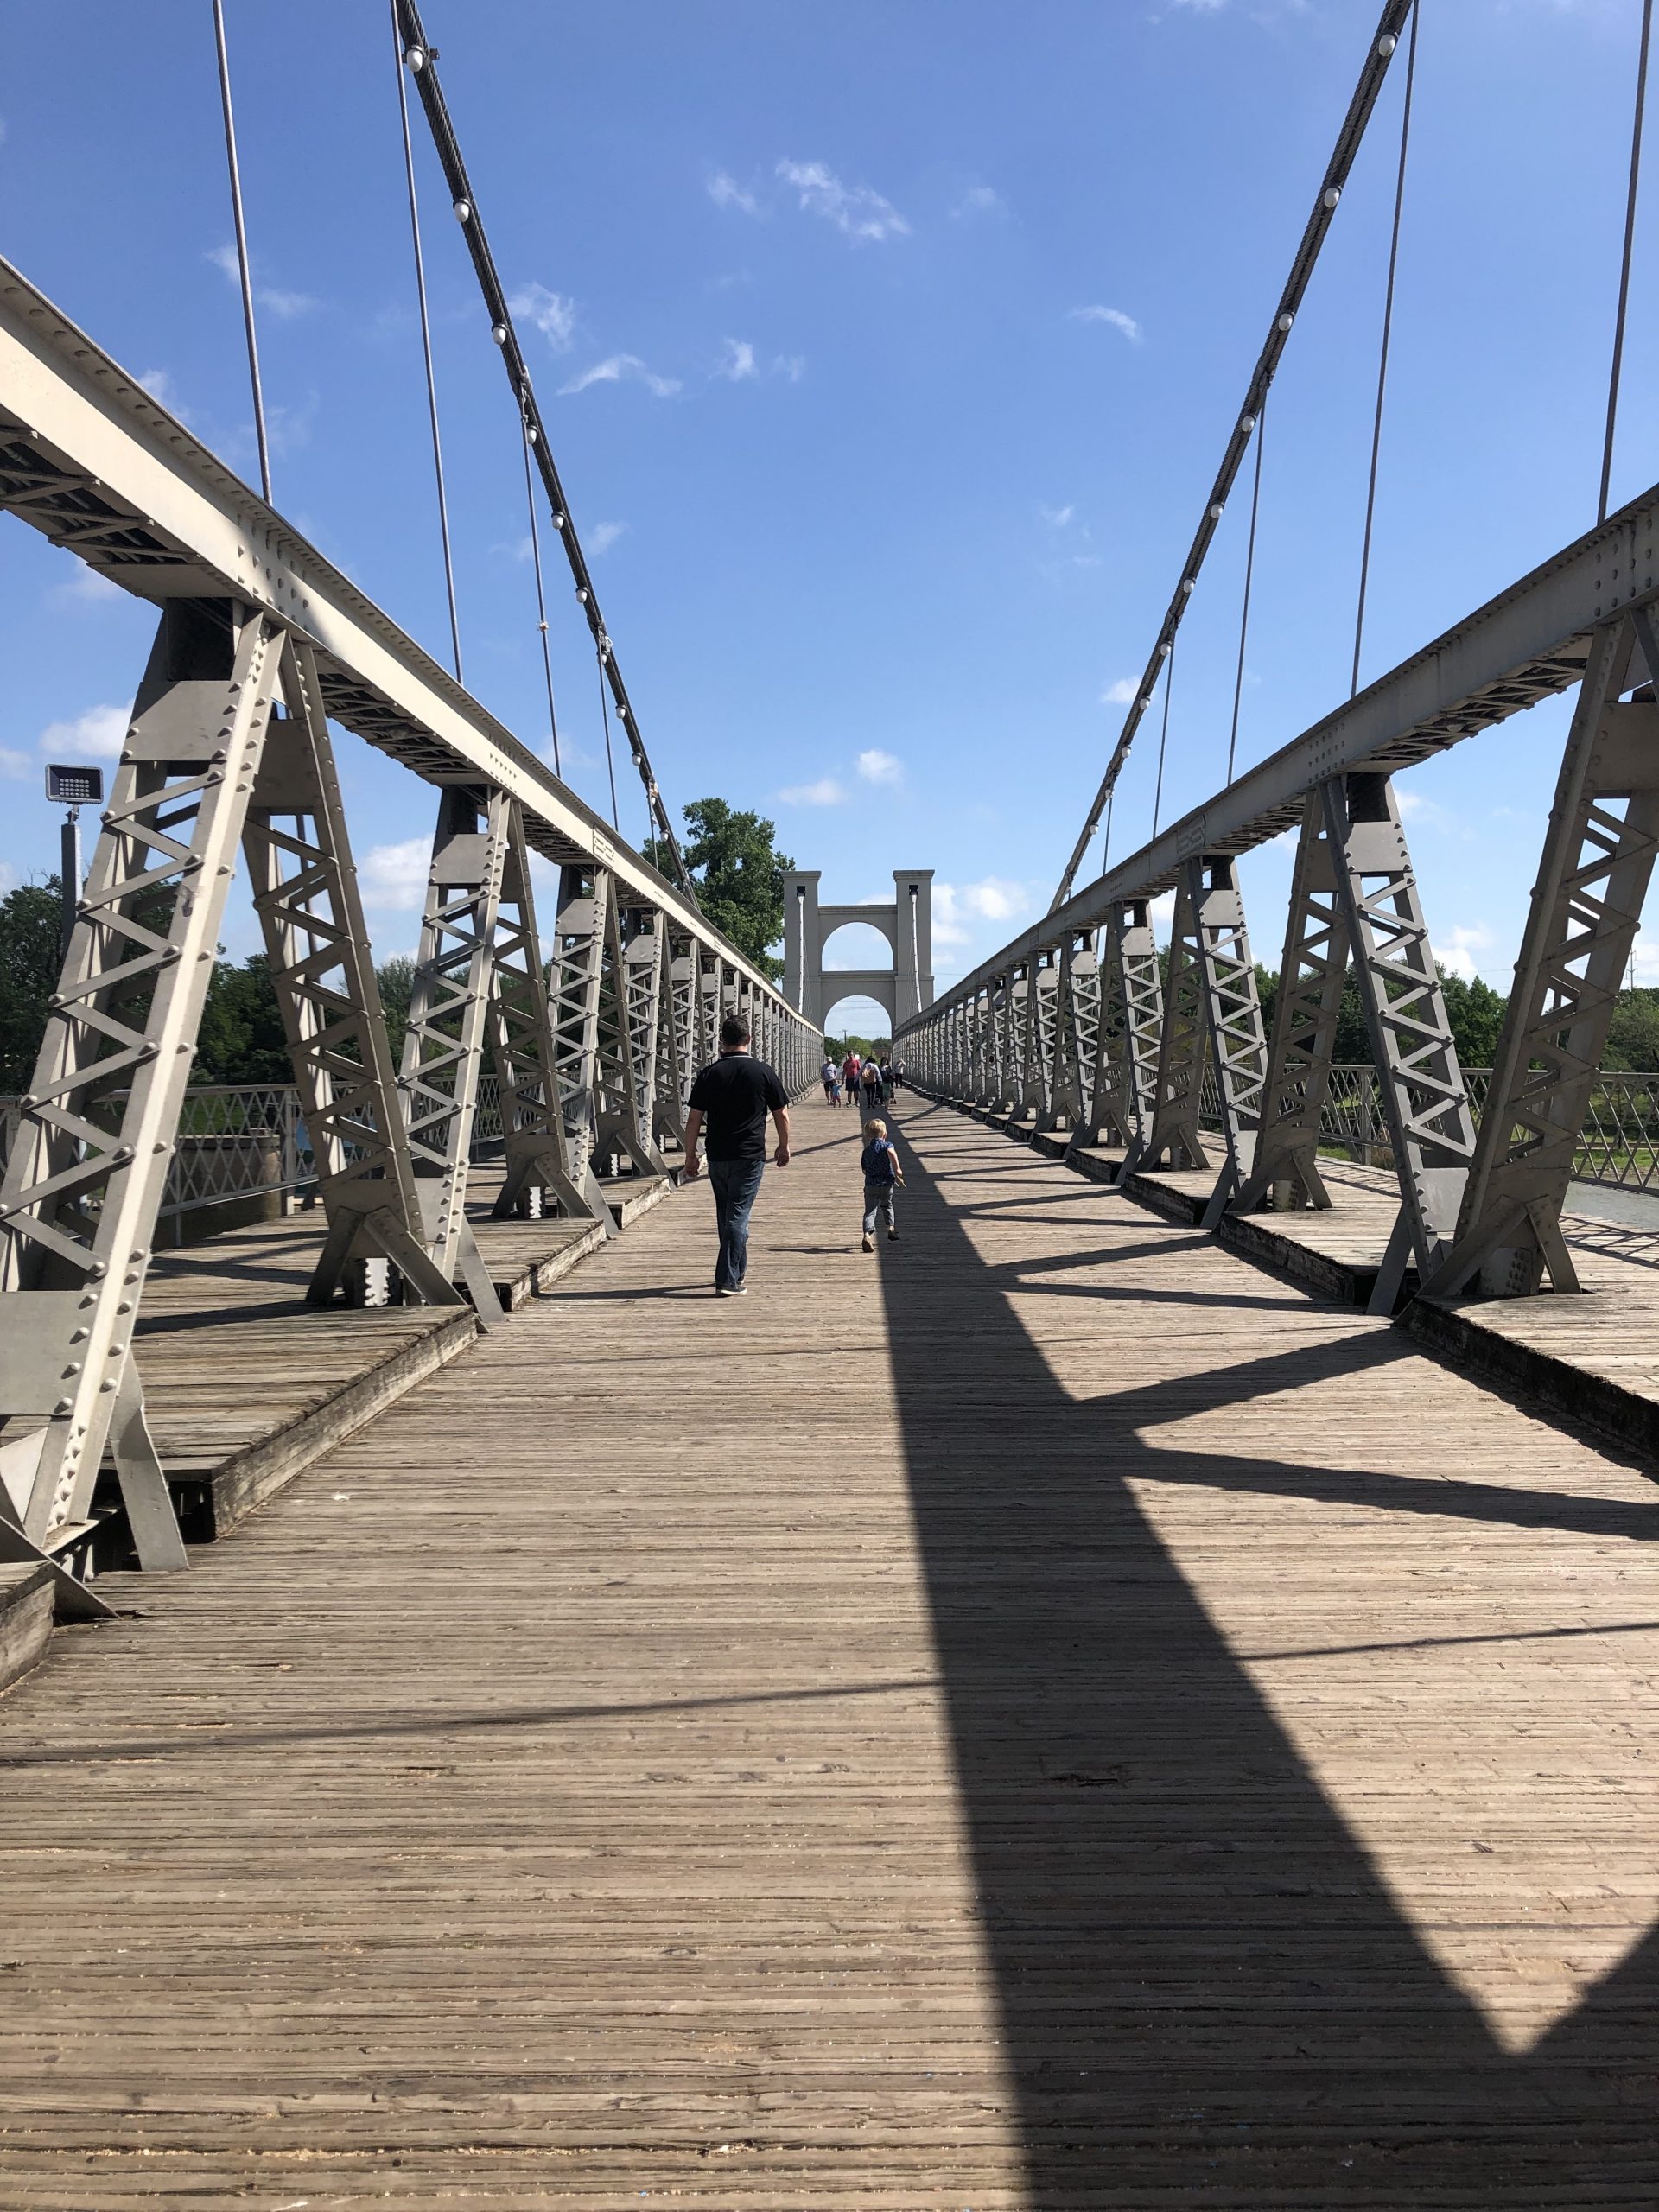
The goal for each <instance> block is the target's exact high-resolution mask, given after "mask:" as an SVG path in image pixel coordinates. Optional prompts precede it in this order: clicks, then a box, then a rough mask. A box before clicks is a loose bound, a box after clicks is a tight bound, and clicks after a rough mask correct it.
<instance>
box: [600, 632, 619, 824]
mask: <svg viewBox="0 0 1659 2212" xmlns="http://www.w3.org/2000/svg"><path fill="white" fill-rule="evenodd" d="M594 651H595V652H597V653H598V655H599V711H600V715H601V719H602V720H603V721H604V724H605V772H606V774H607V776H608V777H609V778H610V779H611V827H612V829H614V830H615V832H616V834H617V836H619V837H620V836H621V835H622V822H621V816H620V809H619V808H618V806H617V804H616V756H615V755H614V753H613V752H612V751H611V702H610V697H609V690H610V687H609V685H608V684H607V683H606V681H605V664H606V662H607V660H609V658H610V657H611V641H610V639H608V638H607V636H606V635H605V632H603V631H602V630H601V632H600V633H599V635H598V637H597V638H596V639H594Z"/></svg>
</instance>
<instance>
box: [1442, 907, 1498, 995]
mask: <svg viewBox="0 0 1659 2212" xmlns="http://www.w3.org/2000/svg"><path fill="white" fill-rule="evenodd" d="M1496 943H1497V939H1496V938H1495V937H1494V936H1493V934H1492V932H1491V930H1490V929H1489V928H1488V927H1487V925H1486V924H1485V923H1484V922H1469V923H1459V925H1457V926H1456V927H1455V928H1453V929H1451V930H1449V931H1447V932H1446V936H1445V937H1443V938H1442V937H1440V936H1438V935H1437V936H1436V938H1435V940H1434V947H1433V950H1434V957H1435V959H1436V960H1437V961H1438V962H1439V963H1440V966H1441V967H1442V968H1445V969H1449V970H1450V972H1451V973H1452V975H1454V976H1462V977H1463V979H1464V981H1465V982H1473V981H1474V979H1475V977H1476V976H1477V975H1478V974H1479V972H1480V963H1479V962H1478V959H1477V958H1476V957H1475V956H1476V955H1477V954H1478V953H1481V952H1490V951H1491V949H1492V946H1493V945H1494V944H1496Z"/></svg>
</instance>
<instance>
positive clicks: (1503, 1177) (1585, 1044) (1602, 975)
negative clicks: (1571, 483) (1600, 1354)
mask: <svg viewBox="0 0 1659 2212" xmlns="http://www.w3.org/2000/svg"><path fill="white" fill-rule="evenodd" d="M1638 647H1639V650H1640V652H1641V656H1642V659H1643V663H1644V664H1645V670H1646V675H1647V682H1646V683H1644V684H1643V687H1642V692H1641V695H1640V696H1638V697H1637V698H1636V699H1634V700H1630V701H1626V702H1622V701H1621V700H1620V697H1619V694H1620V693H1621V692H1622V691H1624V690H1626V689H1628V687H1629V684H1630V664H1631V660H1632V658H1633V654H1634V652H1635V650H1636V649H1637V648H1638ZM1656 673H1659V640H1656V638H1655V634H1654V629H1653V626H1652V623H1651V620H1650V618H1649V615H1648V613H1646V612H1645V611H1644V612H1643V613H1640V614H1638V615H1637V616H1636V617H1635V619H1634V620H1633V621H1631V622H1628V623H1621V624H1618V625H1615V626H1611V627H1609V628H1607V629H1605V630H1602V631H1599V632H1598V633H1597V635H1596V637H1595V639H1594V641H1593V643H1592V647H1591V652H1590V658H1589V662H1588V664H1587V665H1586V669H1585V674H1584V682H1583V683H1582V685H1581V686H1580V691H1579V698H1578V706H1577V709H1576V711H1575V713H1574V715H1573V724H1572V728H1571V730H1570V731H1569V733H1568V735H1567V747H1566V751H1565V753H1564V754H1563V757H1562V760H1561V769H1560V777H1559V779H1558V780H1557V782H1556V786H1555V798H1554V805H1553V806H1552V808H1551V810H1550V817H1549V829H1548V833H1547V835H1546V836H1545V840H1544V850H1543V857H1542V861H1541V864H1540V867H1539V871H1538V880H1537V881H1536V883H1535V885H1534V886H1533V893H1532V905H1531V909H1530V911H1529V914H1528V918H1527V926H1526V930H1525V932H1524V934H1523V936H1522V941H1521V957H1520V958H1519V959H1518V960H1517V961H1516V969H1515V988H1514V989H1513V991H1512V993H1511V995H1510V1004H1509V1012H1508V1014H1507V1015H1506V1016H1505V1018H1504V1023H1503V1035H1502V1037H1501V1039H1499V1042H1498V1047H1497V1061H1496V1065H1494V1067H1493V1070H1492V1082H1491V1090H1489V1091H1488V1093H1487V1096H1486V1103H1485V1108H1484V1111H1483V1114H1482V1116H1481V1123H1480V1131H1479V1135H1478V1137H1477V1139H1476V1142H1475V1156H1474V1164H1473V1166H1472V1167H1471V1171H1470V1176H1469V1181H1468V1184H1467V1185H1466V1187H1465V1191H1464V1194H1463V1204H1462V1207H1461V1209H1460V1211H1459V1217H1458V1226H1457V1235H1456V1237H1455V1239H1454V1241H1453V1243H1452V1249H1451V1251H1450V1252H1449V1253H1448V1254H1447V1255H1446V1257H1445V1258H1444V1259H1443V1260H1442V1261H1441V1262H1440V1266H1439V1267H1438V1268H1436V1269H1435V1271H1434V1273H1433V1274H1432V1275H1430V1276H1429V1277H1427V1279H1426V1280H1425V1281H1424V1285H1423V1288H1424V1291H1425V1293H1426V1294H1427V1295H1429V1296H1430V1297H1436V1298H1449V1297H1453V1296H1455V1295H1456V1294H1457V1293H1458V1292H1459V1291H1460V1290H1462V1289H1464V1288H1465V1287H1466V1286H1467V1285H1468V1284H1469V1283H1470V1282H1471V1280H1475V1279H1477V1278H1478V1287H1479V1289H1480V1290H1481V1291H1483V1292H1484V1293H1485V1294H1487V1295H1488V1296H1492V1297H1499V1298H1505V1297H1521V1296H1524V1295H1527V1294H1529V1293H1531V1292H1534V1291H1535V1290H1536V1289H1537V1288H1538V1287H1539V1284H1540V1282H1541V1279H1542V1275H1543V1272H1544V1270H1545V1268H1548V1271H1549V1277H1550V1281H1551V1284H1552V1286H1553V1287H1554V1289H1555V1290H1557V1291H1560V1292H1567V1291H1576V1290H1577V1289H1578V1287H1579V1281H1578V1275H1577V1273H1576V1271H1575V1270H1574V1268H1573V1261H1572V1256H1571V1255H1570V1253H1569V1252H1568V1250H1567V1244H1566V1242H1565V1240H1564V1239H1563V1237H1562V1236H1561V1231H1560V1213H1561V1205H1562V1201H1563V1200H1564V1199H1565V1198H1566V1196H1567V1185H1568V1183H1569V1182H1570V1180H1571V1179H1572V1174H1573V1155H1574V1154H1575V1153H1576V1151H1577V1149H1578V1144H1579V1136H1580V1131H1581V1130H1582V1128H1583V1126H1584V1117H1585V1114H1586V1109H1587V1108H1588V1106H1589V1103H1590V1096H1591V1092H1592V1090H1593V1089H1594V1087H1595V1083H1596V1077H1597V1075H1598V1072H1599V1069H1600V1066H1601V1057H1602V1054H1603V1052H1604V1051H1605V1049H1606V1044H1607V1030H1608V1025H1609V1023H1610V1022H1611V1020H1612V1015H1613V1011H1614V1008H1615V1007H1616V1006H1617V1004H1618V991H1619V986H1620V983H1621V982H1622V981H1623V979H1624V972H1625V969H1626V966H1627V964H1628V963H1629V960H1630V947H1631V944H1633V943H1634V941H1635V938H1636V932H1637V927H1638V926H1639V925H1640V923H1641V919H1642V906H1643V899H1645V898H1646V896H1647V890H1648V883H1649V878H1650V877H1651V875H1652V874H1653V865H1654V857H1655V853H1656V850H1659V703H1656V702H1655V700H1654V696H1653V688H1654V682H1655V677H1656Z"/></svg>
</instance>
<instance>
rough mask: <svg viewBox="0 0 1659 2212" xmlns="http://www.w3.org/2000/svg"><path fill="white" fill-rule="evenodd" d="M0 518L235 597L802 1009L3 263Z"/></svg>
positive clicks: (463, 773)
mask: <svg viewBox="0 0 1659 2212" xmlns="http://www.w3.org/2000/svg"><path fill="white" fill-rule="evenodd" d="M0 510H3V511H4V512H10V513H12V514H15V515H16V516H17V517H19V518H20V519H22V520H23V521H25V522H28V523H29V524H32V525H33V526H34V527H35V529H37V530H39V531H41V532H42V533H43V534H44V535H45V536H46V537H49V538H50V539H51V540H52V542H53V543H54V544H60V545H65V546H67V547H69V548H70V549H71V550H73V551H74V552H76V553H78V554H79V556H81V558H82V559H83V560H86V562H88V563H90V564H91V565H92V566H93V567H95V568H96V569H99V572H100V573H101V574H103V575H106V576H108V577H109V578H110V579H111V582H115V583H118V584H119V585H121V586H122V587H123V588H124V589H126V590H128V591H130V592H132V593H133V594H135V595H137V597H139V598H143V599H149V600H151V601H155V602H156V604H157V605H164V604H166V603H167V602H168V601H179V600H194V599H201V598H207V599H234V600H238V601H241V602H243V603H244V604H245V605H246V606H248V607H251V608H257V609H259V610H260V611H261V612H263V613H266V614H268V615H269V616H270V617H271V618H272V619H274V620H275V621H276V622H277V623H278V624H280V625H281V626H282V627H283V628H284V629H286V630H289V631H291V632H294V633H295V634H296V635H297V636H299V637H301V638H302V639H304V640H305V641H306V642H307V643H308V645H310V646H311V647H312V649H313V651H314V652H315V659H316V666H317V671H318V677H319V681H320V683H321V690H322V695H323V702H324V704H325V706H326V708H327V712H328V714H329V715H330V716H331V718H332V719H333V720H334V721H337V722H339V723H340V724H341V725H342V727H344V728H347V729H350V730H352V731H353V732H354V734H357V735H358V736H359V737H361V738H364V739H365V740H366V741H367V742H368V743H370V744H371V745H373V746H376V747H378V749H379V750H380V751H381V752H383V753H389V754H391V756H392V758H394V759H395V760H401V761H402V762H404V765H405V766H408V767H410V768H411V769H413V770H414V771H415V772H416V774H418V775H421V776H423V777H425V778H426V779H428V780H429V782H433V783H439V784H445V783H457V782H471V783H474V784H477V785H488V786H490V787H492V788H494V789H498V790H501V791H505V792H507V793H508V795H509V796H510V797H512V798H516V799H518V801H519V803H520V804H521V805H522V807H523V809H524V827H525V834H526V836H527V837H528V839H529V842H530V843H531V845H532V846H533V847H534V848H535V849H537V851H538V852H541V853H543V854H544V855H546V856H547V857H548V858H549V859H550V860H554V861H559V862H561V863H563V862H565V861H575V862H585V863H586V864H587V865H588V866H589V867H592V866H594V865H598V866H601V867H604V868H610V869H612V870H613V872H614V873H615V874H616V877H617V879H618V883H619V886H620V891H621V893H622V895H623V897H624V898H625V899H628V900H629V901H631V902H632V903H638V904H644V905H648V906H654V907H656V908H657V909H658V912H661V913H663V914H664V915H666V916H667V917H668V918H670V920H671V923H672V925H673V926H674V927H676V928H677V929H680V930H683V931H685V932H686V933H687V934H688V935H690V937H692V938H695V939H696V940H697V941H699V942H700V943H702V944H706V945H707V946H709V948H710V949H711V950H714V949H715V948H718V950H719V952H720V955H721V957H722V958H723V959H725V960H727V961H728V962H730V963H733V965H734V967H736V968H737V969H740V970H741V972H742V973H743V974H744V976H745V977H746V980H747V982H749V984H750V985H751V987H752V988H753V989H754V990H755V991H756V992H757V993H758V995H760V996H761V997H764V998H766V999H767V1000H769V1001H774V1002H775V1003H776V1005H777V1007H778V1008H779V1011H780V1012H781V1013H782V1014H784V1015H785V1017H786V1018H787V1019H788V1020H790V1021H791V1023H795V1024H798V1025H799V1026H800V1027H802V1028H803V1030H804V1027H805V1025H804V1024H803V1023H801V1019H800V1016H799V1015H798V1014H797V1013H796V1012H795V1010H794V1009H793V1008H792V1007H789V1006H788V1005H787V1004H786V1002H785V1001H784V1000H783V999H782V998H781V997H780V996H779V994H778V993H777V991H776V990H775V989H774V988H773V987H772V985H771V984H770V983H769V982H766V979H765V978H764V977H762V976H760V973H759V971H758V970H753V969H750V968H749V966H748V963H747V962H746V961H745V960H744V959H743V957H742V956H741V953H739V952H738V951H737V950H736V948H735V947H734V946H733V945H732V944H730V943H729V942H728V940H727V939H725V938H722V937H721V935H720V933H719V932H718V931H716V930H715V929H714V928H713V927H712V925H710V924H709V921H708V919H707V918H706V917H704V916H703V915H702V914H701V913H699V912H697V911H696V908H694V907H693V906H690V904H689V903H688V902H687V901H686V900H685V899H683V898H682V897H681V896H680V894H679V893H678V892H677V890H676V889H675V888H674V887H673V886H672V885H671V884H670V883H669V882H668V881H667V880H666V879H665V878H664V877H663V876H661V875H659V874H658V872H657V870H656V869H655V868H652V865H651V864H650V862H649V861H646V860H645V859H644V858H643V856H642V855H639V853H636V852H635V851H633V850H632V848H631V847H629V846H628V845H626V844H625V843H624V842H622V841H621V840H620V839H619V838H618V837H616V836H614V834H613V832H612V830H611V829H609V828H608V826H607V824H606V823H604V822H602V821H601V817H599V816H598V814H596V813H595V812H594V810H593V809H592V808H591V807H589V806H588V805H587V804H585V803H584V801H582V799H581V798H578V797H577V796H576V794H575V792H574V791H571V790H570V789H569V787H568V786H567V785H565V784H563V783H562V782H561V781H560V779H558V778H557V777H556V776H555V775H554V774H553V773H552V772H551V771H550V769H549V768H547V767H546V766H544V765H543V763H542V762H541V761H540V760H537V757H536V755H535V754H534V753H532V752H531V750H530V749H529V747H527V746H524V745H523V744H521V743H520V742H519V741H518V739H517V738H516V737H514V736H513V734H512V732H511V731H510V730H508V729H507V728H505V726H504V725H503V724H502V723H501V722H499V721H497V720H496V718H495V717H494V716H493V715H491V714H490V713H489V712H488V711H487V710H486V709H485V708H483V707H482V706H480V704H479V702H478V701H477V700H476V699H474V697H473V696H471V694H470V693H468V692H467V690H464V689H463V687H462V686H461V684H460V683H457V682H456V681H455V679H454V677H452V676H450V675H448V673H447V672H446V671H444V670H443V669H442V667H441V666H440V665H439V664H438V663H437V662H436V661H435V660H434V659H433V658H431V656H430V655H429V654H428V653H426V652H423V650H422V648H421V647H420V646H419V645H416V643H415V641H414V640H413V639H411V638H410V637H409V636H407V635H406V634H405V633H404V632H403V631H402V630H400V629H399V628H398V626H397V624H396V623H395V622H393V621H392V620H391V619H390V618H389V617H388V616H387V615H385V614H384V613H382V612H381V610H380V609H379V608H378V607H376V606H375V605H374V603H373V602H372V601H371V600H370V599H369V598H368V597H367V596H366V595H365V594H364V593H362V592H361V591H359V589H358V588H357V587H356V585H354V584H353V583H352V582H351V581H350V580H349V579H348V578H347V577H346V576H344V575H341V574H340V570H339V569H336V568H335V567H334V565H333V564H332V563H330V562H328V561H327V560H326V559H325V558H324V557H323V556H322V555H321V554H320V553H319V552H318V551H317V550H316V549H315V547H314V546H312V545H309V544H308V543H307V542H306V540H305V539H304V538H303V537H302V536H301V535H300V533H299V532H298V531H296V530H295V529H294V528H293V527H292V526H291V525H290V524H289V523H287V522H285V521H284V520H283V518H282V517H281V516H280V515H279V514H277V512H276V510H275V509H274V508H272V507H270V506H268V505H266V504H265V502H264V500H262V499H260V498H259V496H258V494H257V493H255V492H252V491H251V490H250V489H249V487H248V486H246V485H245V484H244V483H242V482H241V480H239V479H238V477H236V476H235V475H233V474H232V472H231V471H230V470H229V469H228V468H226V467H225V465H224V464H223V462H222V461H219V460H218V459H216V457H215V456H214V455H213V454H211V453H210V452H209V451H208V450H207V448H206V447H205V446H203V445H202V444H201V443H200V441H199V440H197V439H196V438H194V437H193V436H192V435H191V434H190V432H189V431H188V430H187V429H185V428H184V426H183V424H182V423H179V422H178V421H176V420H175V417H174V416H171V415H169V414H168V411H167V410H166V409H165V408H164V407H162V406H161V405H159V404H157V403H156V400H154V399H153V398H152V397H150V395H149V393H148V392H147V391H145V390H144V389H143V385H140V383H139V382H138V379H137V378H136V377H134V376H132V375H130V374H129V373H128V372H126V371H125V370H124V369H122V368H121V367H120V366H119V365H118V364H117V363H116V362H114V361H112V360H111V359H110V358H109V356H108V355H107V354H106V353H103V352H102V351H101V349H100V348H99V346H96V345H95V344H94V343H93V341H92V340H91V339H90V338H88V337H87V336H86V334H85V333H84V332H83V331H80V330H79V329H77V328H76V327H75V326H74V324H73V323H72V322H71V321H69V320H68V319H67V316H65V315H62V314H61V313H60V311H59V310H58V309H57V308H55V307H54V306H53V304H52V302H50V301H49V300H48V299H47V298H46V297H45V296H44V295H43V294H42V293H41V292H40V291H39V290H37V289H35V286H34V285H32V284H30V283H29V281H28V279H27V278H26V277H23V276H22V274H21V273H20V272H19V271H18V270H16V269H14V268H13V267H12V266H11V265H10V263H7V262H5V261H3V260H0Z"/></svg>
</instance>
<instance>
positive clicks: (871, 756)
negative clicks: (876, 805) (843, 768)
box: [856, 745, 905, 784]
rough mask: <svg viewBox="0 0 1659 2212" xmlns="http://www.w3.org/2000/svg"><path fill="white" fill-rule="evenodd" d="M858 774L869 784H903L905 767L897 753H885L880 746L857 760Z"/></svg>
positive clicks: (874, 747) (872, 748)
mask: <svg viewBox="0 0 1659 2212" xmlns="http://www.w3.org/2000/svg"><path fill="white" fill-rule="evenodd" d="M856 765H857V768H858V772H859V774H860V775H861V776H862V777H863V779H864V780H865V782H866V783H867V784H902V783H903V781H904V780H905V765H904V762H903V761H902V760H899V758H898V756H897V755H896V754H895V753H883V752H882V751H881V749H880V747H879V746H874V745H873V746H872V747H870V749H869V751H868V753H860V754H859V756H858V760H857V764H856Z"/></svg>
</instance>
